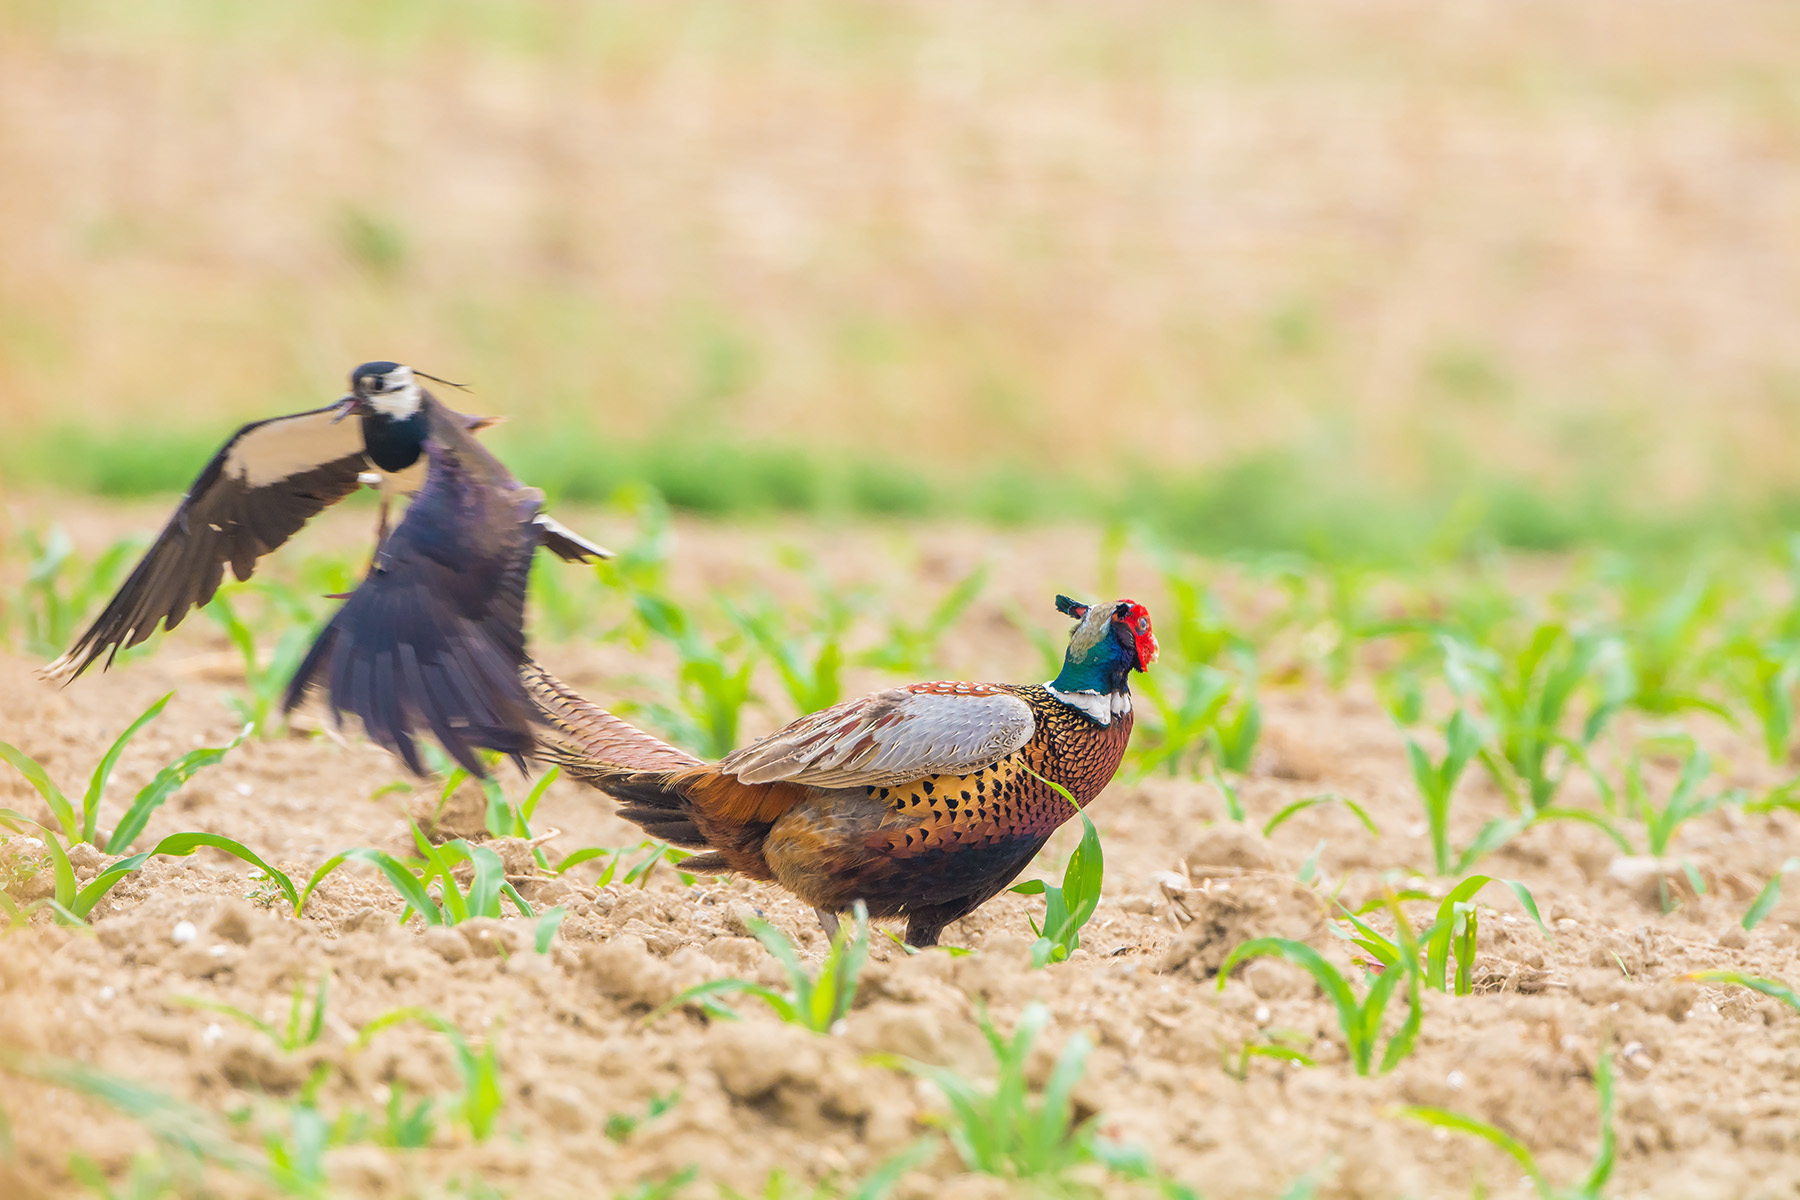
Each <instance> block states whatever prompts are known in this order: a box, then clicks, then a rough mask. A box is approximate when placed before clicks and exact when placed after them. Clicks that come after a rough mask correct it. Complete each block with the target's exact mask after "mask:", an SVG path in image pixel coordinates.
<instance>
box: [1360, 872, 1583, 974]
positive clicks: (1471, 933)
mask: <svg viewBox="0 0 1800 1200" xmlns="http://www.w3.org/2000/svg"><path fill="white" fill-rule="evenodd" d="M1490 883H1498V884H1501V885H1502V886H1504V887H1505V888H1506V889H1507V890H1508V891H1510V892H1512V894H1513V896H1514V897H1515V898H1516V899H1517V900H1518V901H1519V905H1520V907H1521V908H1523V909H1524V910H1525V912H1526V915H1528V916H1529V917H1530V918H1531V920H1532V922H1533V923H1534V924H1535V925H1537V927H1538V931H1539V932H1540V933H1542V934H1543V935H1544V936H1545V937H1549V936H1550V930H1549V928H1548V927H1547V926H1545V924H1544V920H1543V917H1542V916H1540V915H1539V913H1538V906H1537V901H1536V900H1535V899H1534V898H1533V897H1532V895H1531V890H1530V889H1529V888H1527V887H1526V886H1525V885H1524V884H1522V883H1518V882H1516V881H1514V880H1511V879H1495V878H1493V877H1492V876H1489V875H1471V876H1469V877H1468V878H1467V879H1464V880H1461V881H1459V882H1458V883H1457V884H1456V886H1455V887H1453V888H1451V889H1450V891H1449V892H1448V893H1446V894H1445V896H1444V897H1443V899H1442V900H1439V901H1437V911H1436V915H1435V919H1434V920H1433V921H1432V923H1431V924H1430V925H1428V926H1426V927H1425V930H1424V932H1422V933H1420V934H1418V935H1417V936H1414V935H1413V933H1412V927H1411V925H1410V924H1409V923H1408V922H1407V919H1406V914H1405V912H1403V911H1402V910H1401V908H1400V903H1401V902H1402V901H1411V900H1424V901H1430V900H1431V899H1432V897H1431V896H1430V895H1428V894H1426V893H1423V892H1400V893H1389V894H1388V895H1386V896H1383V897H1381V898H1380V899H1377V900H1371V901H1370V902H1369V903H1367V904H1365V905H1363V907H1362V908H1361V909H1359V910H1357V911H1355V912H1352V911H1350V910H1349V909H1345V910H1344V919H1345V920H1347V921H1349V922H1350V924H1351V925H1352V926H1353V927H1354V929H1355V930H1356V932H1355V934H1354V935H1352V936H1351V937H1350V939H1349V940H1350V941H1351V942H1352V943H1353V944H1354V945H1356V946H1357V947H1358V948H1359V949H1361V950H1362V951H1364V952H1365V953H1366V954H1368V955H1369V956H1370V958H1372V959H1373V960H1374V961H1376V962H1377V963H1379V964H1380V965H1381V968H1382V969H1383V970H1384V971H1385V970H1386V969H1388V968H1390V967H1399V968H1402V969H1407V970H1412V969H1421V968H1422V969H1423V972H1424V975H1423V979H1424V983H1425V986H1426V987H1428V988H1431V989H1432V990H1433V991H1438V992H1454V993H1455V994H1456V995H1458V996H1466V995H1468V994H1469V993H1470V992H1472V991H1473V990H1474V967H1475V944H1476V932H1477V929H1478V927H1479V923H1480V911H1479V909H1478V908H1477V907H1476V905H1475V895H1476V893H1478V892H1480V891H1481V890H1482V889H1483V888H1485V887H1486V886H1487V885H1488V884H1490ZM1377 909H1385V910H1387V911H1388V912H1389V913H1391V914H1392V916H1393V918H1394V924H1395V929H1396V936H1395V937H1393V938H1389V937H1387V936H1385V935H1383V934H1381V933H1378V932H1377V931H1376V930H1375V929H1374V928H1373V927H1371V926H1370V925H1369V924H1368V923H1367V922H1366V921H1364V920H1362V917H1363V916H1365V915H1367V914H1368V913H1370V912H1372V911H1375V910H1377ZM1408 946H1411V947H1412V948H1413V952H1414V954H1415V955H1417V956H1419V957H1415V958H1414V959H1413V960H1412V962H1411V964H1410V966H1409V965H1408V963H1407V961H1406V958H1405V956H1406V954H1407V947H1408ZM1452 961H1454V962H1455V965H1456V971H1455V974H1454V975H1452V974H1451V973H1450V963H1451V962H1452Z"/></svg>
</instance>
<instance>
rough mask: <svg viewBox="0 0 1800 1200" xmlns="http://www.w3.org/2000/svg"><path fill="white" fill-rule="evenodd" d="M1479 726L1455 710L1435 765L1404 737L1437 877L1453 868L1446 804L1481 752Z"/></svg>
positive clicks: (1429, 757) (1447, 805) (1412, 739)
mask: <svg viewBox="0 0 1800 1200" xmlns="http://www.w3.org/2000/svg"><path fill="white" fill-rule="evenodd" d="M1482 740H1483V739H1482V733H1481V726H1479V725H1478V724H1476V722H1475V721H1474V719H1473V718H1471V717H1470V716H1469V714H1468V713H1467V712H1465V711H1464V710H1462V709H1460V708H1459V709H1457V710H1456V712H1455V714H1454V715H1453V716H1451V718H1450V721H1449V724H1447V725H1445V726H1444V757H1443V758H1442V759H1440V760H1439V761H1437V762H1432V761H1431V756H1430V755H1428V754H1427V753H1426V752H1425V748H1424V747H1423V746H1421V745H1419V743H1418V741H1417V740H1415V739H1414V738H1413V737H1412V735H1411V734H1408V735H1407V738H1406V758H1407V761H1408V762H1409V763H1410V764H1411V766H1412V776H1413V784H1414V786H1416V787H1417V788H1418V789H1419V800H1420V802H1421V803H1422V804H1424V806H1425V823H1426V826H1427V828H1428V829H1429V830H1430V831H1431V857H1432V862H1433V865H1434V866H1435V867H1436V869H1437V873H1438V874H1439V875H1448V874H1449V873H1450V872H1451V870H1452V869H1453V863H1452V859H1451V851H1450V801H1451V799H1452V798H1453V797H1454V795H1455V793H1456V785H1457V783H1458V781H1460V780H1461V779H1462V775H1463V771H1464V770H1465V769H1466V768H1467V767H1468V765H1469V761H1470V760H1471V759H1473V758H1474V757H1475V755H1476V754H1477V753H1478V752H1479V751H1480V749H1481V743H1482Z"/></svg>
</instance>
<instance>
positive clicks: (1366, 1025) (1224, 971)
mask: <svg viewBox="0 0 1800 1200" xmlns="http://www.w3.org/2000/svg"><path fill="white" fill-rule="evenodd" d="M1400 933H1401V936H1402V938H1403V939H1404V940H1403V942H1402V948H1401V952H1400V954H1399V956H1398V958H1399V962H1398V964H1397V967H1396V969H1389V970H1384V971H1382V972H1381V974H1380V976H1379V977H1378V978H1377V979H1376V980H1375V982H1374V983H1373V984H1372V985H1371V986H1370V987H1369V992H1368V995H1367V996H1366V997H1364V999H1363V1000H1362V1002H1361V1003H1358V1002H1357V999H1356V995H1355V992H1354V991H1353V990H1352V989H1351V986H1350V980H1349V979H1348V978H1346V977H1345V976H1343V975H1341V974H1339V973H1338V969H1337V968H1336V967H1334V966H1332V965H1331V964H1330V963H1329V962H1327V961H1326V960H1325V958H1324V956H1323V955H1321V954H1320V953H1319V952H1318V951H1317V950H1314V949H1313V948H1312V947H1311V946H1308V945H1307V944H1306V943H1305V942H1296V941H1293V940H1291V939H1289V938H1275V937H1263V938H1253V939H1251V940H1250V941H1248V942H1245V943H1243V944H1242V945H1240V946H1238V947H1237V948H1236V949H1234V950H1233V951H1232V952H1231V953H1230V954H1228V955H1226V957H1225V961H1224V963H1222V964H1221V965H1220V967H1219V985H1218V986H1219V988H1220V990H1221V991H1222V990H1224V987H1225V984H1226V981H1227V980H1228V979H1229V978H1230V976H1231V972H1232V970H1233V969H1234V968H1236V967H1237V966H1238V964H1239V963H1243V962H1247V961H1249V960H1250V959H1252V958H1261V957H1265V956H1266V957H1274V958H1281V959H1285V960H1286V961H1288V962H1291V963H1293V964H1294V965H1295V966H1297V967H1299V968H1301V969H1302V970H1304V971H1305V972H1306V973H1307V974H1308V975H1311V976H1312V977H1313V981H1314V982H1315V983H1317V984H1318V985H1319V990H1320V991H1322V992H1324V993H1325V995H1326V996H1328V997H1330V999H1331V1002H1332V1004H1333V1006H1334V1007H1335V1008H1336V1009H1337V1016H1338V1026H1339V1028H1340V1029H1341V1030H1342V1031H1343V1034H1344V1042H1345V1046H1346V1049H1348V1050H1349V1052H1350V1061H1351V1063H1352V1064H1353V1065H1354V1066H1355V1068H1356V1073H1357V1074H1358V1075H1369V1074H1375V1075H1385V1074H1387V1073H1388V1072H1389V1071H1391V1070H1393V1069H1394V1067H1396V1066H1397V1065H1399V1063H1400V1062H1401V1060H1403V1059H1404V1058H1405V1057H1406V1056H1407V1055H1408V1054H1411V1053H1412V1048H1413V1043H1414V1042H1415V1041H1417V1040H1418V1036H1419V1022H1420V1020H1421V1019H1422V1018H1423V1016H1424V1010H1423V1009H1422V1008H1421V1007H1420V1002H1419V987H1420V976H1421V972H1420V970H1419V967H1418V961H1419V953H1418V947H1417V945H1416V944H1410V945H1409V944H1407V943H1411V942H1412V935H1411V933H1410V931H1408V930H1407V928H1406V926H1405V925H1404V924H1401V926H1400ZM1402 981H1404V982H1405V983H1406V985H1407V988H1408V989H1409V993H1408V997H1407V1017H1406V1021H1405V1023H1404V1024H1403V1025H1401V1027H1400V1029H1399V1030H1398V1031H1396V1032H1395V1033H1394V1034H1393V1035H1392V1036H1391V1037H1389V1038H1388V1039H1387V1047H1386V1049H1385V1051H1384V1052H1383V1053H1382V1055H1381V1058H1380V1060H1379V1062H1377V1060H1376V1058H1375V1052H1376V1050H1377V1049H1379V1048H1380V1046H1381V1030H1382V1016H1383V1015H1384V1014H1385V1013H1386V1011H1387V1006H1388V1002H1389V1000H1391V999H1392V998H1393V995H1394V992H1395V990H1396V989H1398V988H1399V986H1400V984H1401V983H1402Z"/></svg>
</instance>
